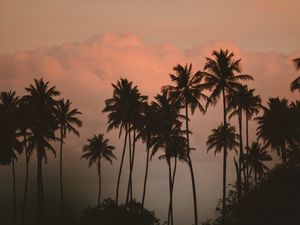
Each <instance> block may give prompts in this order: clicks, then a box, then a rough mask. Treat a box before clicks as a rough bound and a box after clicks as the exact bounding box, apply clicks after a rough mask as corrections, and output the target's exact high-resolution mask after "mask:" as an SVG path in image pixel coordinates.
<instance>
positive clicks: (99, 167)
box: [98, 158, 101, 207]
mask: <svg viewBox="0 0 300 225" xmlns="http://www.w3.org/2000/svg"><path fill="white" fill-rule="evenodd" d="M98 178H99V192H98V207H100V201H101V161H100V158H99V159H98Z"/></svg>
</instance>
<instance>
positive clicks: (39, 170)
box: [37, 150, 43, 224]
mask: <svg viewBox="0 0 300 225" xmlns="http://www.w3.org/2000/svg"><path fill="white" fill-rule="evenodd" d="M38 151H40V150H38ZM37 154H38V157H37V210H38V224H42V220H43V216H42V214H43V209H42V188H41V179H42V176H41V173H42V159H41V156H40V153H39V152H38V153H37Z"/></svg>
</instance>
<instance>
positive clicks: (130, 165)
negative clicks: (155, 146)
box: [126, 127, 132, 204]
mask: <svg viewBox="0 0 300 225" xmlns="http://www.w3.org/2000/svg"><path fill="white" fill-rule="evenodd" d="M128 144H129V178H128V185H127V193H126V204H127V203H128V202H129V198H130V173H131V169H132V164H131V160H132V151H131V150H132V149H131V147H132V146H131V131H130V127H129V131H128Z"/></svg>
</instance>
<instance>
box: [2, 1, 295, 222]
mask: <svg viewBox="0 0 300 225" xmlns="http://www.w3.org/2000/svg"><path fill="white" fill-rule="evenodd" d="M299 8H300V1H296V0H295V1H294V0H289V1H279V0H273V1H271V0H267V1H258V0H254V1H243V2H242V1H237V0H230V1H226V3H225V1H218V2H217V1H176V0H175V1H170V0H166V1H163V2H162V1H158V0H153V1H144V0H141V1H138V0H129V1H126V3H125V1H118V0H111V1H96V0H92V1H89V3H83V2H82V1H79V0H73V1H71V0H65V1H37V0H27V1H8V0H2V1H1V7H0V12H1V13H0V31H1V36H0V90H1V91H4V90H9V89H13V90H16V91H17V92H18V94H20V95H21V94H24V87H25V86H28V85H29V83H32V81H33V79H34V78H39V77H44V79H45V80H49V81H50V82H51V84H53V85H56V86H57V88H58V89H59V90H60V91H61V92H62V97H65V98H70V99H71V100H72V101H73V104H74V107H77V108H79V110H80V111H81V112H82V113H83V116H82V119H83V123H84V126H83V128H82V129H81V137H80V139H79V140H77V139H75V138H73V137H71V138H69V139H68V141H67V145H66V152H65V153H66V162H67V163H68V165H69V166H68V168H66V183H67V184H73V183H76V184H78V183H82V184H92V185H90V186H86V188H87V189H88V191H87V192H86V193H87V196H85V200H84V203H85V204H93V203H94V202H95V198H94V196H95V194H94V193H96V183H95V185H94V183H93V182H96V170H95V171H94V170H93V169H88V168H87V163H86V162H82V161H79V157H80V154H81V147H82V145H83V144H84V143H85V141H86V138H88V137H90V136H91V135H93V134H95V133H97V132H99V131H102V132H105V131H106V121H107V120H106V116H105V115H102V113H101V109H102V108H103V105H104V100H105V99H107V98H109V97H110V96H111V95H112V88H111V85H110V84H111V83H115V82H116V81H117V80H118V79H120V78H121V77H126V78H128V79H129V80H131V81H133V82H134V84H136V85H138V87H139V89H140V90H141V92H142V93H143V94H147V95H149V96H150V98H151V97H152V96H154V95H155V94H156V93H158V92H159V90H160V88H161V86H163V85H165V84H168V83H169V76H168V74H169V73H171V72H172V68H173V67H174V66H175V65H176V64H178V63H180V64H183V65H184V64H186V63H193V66H194V69H195V70H200V69H202V68H203V65H204V62H205V57H206V56H210V54H211V51H212V50H218V49H220V48H228V49H229V50H230V51H233V52H234V53H235V55H236V57H237V58H242V62H241V64H242V69H243V73H247V74H251V75H252V76H253V77H254V79H255V80H254V81H252V82H249V83H248V84H249V86H250V88H255V89H256V93H257V94H260V95H261V96H262V98H263V100H264V102H265V101H266V100H267V98H268V97H271V96H273V97H277V96H280V97H286V98H289V99H297V98H299V93H294V94H292V93H291V92H290V91H289V84H290V82H291V81H292V80H293V79H294V78H295V77H296V76H297V71H296V70H295V67H294V65H293V64H292V63H291V59H293V58H295V57H300V46H299V40H300V30H299V29H298V27H299V19H298V17H299V16H298V10H299ZM137 9H138V10H137ZM39 46H41V47H39ZM1 53H2V54H1ZM298 73H299V72H298ZM298 75H299V74H298ZM220 121H221V108H220V107H219V106H217V107H216V108H211V109H209V110H208V112H207V113H206V114H205V115H204V116H203V115H201V114H199V113H197V114H196V115H195V116H194V117H193V118H192V122H191V129H192V131H193V136H192V138H191V142H192V146H193V147H195V148H197V151H196V152H194V153H193V159H194V161H195V162H194V165H195V171H196V180H197V189H198V201H199V214H200V219H201V220H202V219H204V218H206V217H209V216H211V214H212V212H213V210H214V208H215V205H216V202H217V199H218V198H220V197H221V175H222V173H221V172H222V171H221V170H222V163H221V162H222V160H221V157H220V156H217V157H214V155H213V153H211V154H206V147H205V142H206V139H207V136H208V135H209V133H210V131H211V129H212V128H215V127H216V126H217V125H218V124H219V122H220ZM232 123H233V124H235V121H232ZM250 128H251V136H252V137H254V133H255V124H254V123H251V124H250ZM108 137H109V138H110V139H111V141H112V144H113V145H115V146H116V147H117V151H116V153H117V155H118V156H119V154H120V147H121V142H120V141H118V139H117V133H115V132H111V133H109V134H108ZM144 156H145V154H144V146H143V145H141V144H139V146H138V154H137V159H138V160H137V164H136V168H137V169H136V171H135V174H134V182H135V185H136V186H135V189H136V190H137V191H138V196H137V197H138V198H139V195H140V194H141V193H139V192H140V191H141V188H140V187H141V184H142V177H143V168H144ZM68 159H69V161H68ZM152 163H153V164H152V165H151V168H150V175H149V176H150V177H149V179H150V182H149V193H151V195H152V196H153V194H154V193H155V194H156V195H157V196H155V197H152V196H151V197H152V199H153V201H149V202H146V207H149V208H150V209H153V208H155V209H156V210H157V212H158V216H159V217H162V218H163V217H164V216H165V214H166V209H167V199H166V197H165V196H166V195H165V193H167V190H168V189H167V181H166V179H165V178H166V176H167V170H166V166H165V165H164V163H163V162H161V161H159V160H157V159H154V160H153V162H152ZM118 166H119V161H117V162H115V165H114V166H113V167H110V166H109V165H108V164H107V165H105V168H104V171H105V172H106V173H107V175H106V176H105V177H104V190H105V191H104V192H105V195H106V196H113V193H114V190H115V188H114V187H115V182H116V180H115V176H116V174H117V169H118ZM78 167H80V168H81V169H80V171H79V172H78V176H76V178H75V177H74V176H73V175H72V174H73V173H74V172H73V169H74V168H78ZM32 168H35V165H32ZM47 168H51V169H49V170H47V171H46V173H48V175H49V178H47V179H46V182H49V183H53V182H54V183H55V182H58V177H56V172H57V171H56V168H58V167H57V159H52V158H51V160H50V163H49V164H48V165H47ZM17 170H18V173H19V177H21V178H20V179H21V181H22V179H23V178H22V167H21V166H20V164H19V167H18V168H17ZM207 171H210V172H209V176H208V173H207ZM105 172H104V174H105ZM8 173H9V168H4V169H2V168H1V172H0V177H1V179H0V180H1V182H3V183H10V178H9V177H7V176H4V175H5V174H8ZM186 174H188V170H187V168H186V166H185V165H183V164H181V165H180V167H179V170H178V176H177V179H178V180H177V181H176V182H177V183H176V187H175V201H176V202H177V205H178V206H179V207H175V215H176V220H177V221H178V224H188V223H192V215H193V214H192V210H191V208H192V195H191V189H189V188H186V187H185V186H186V184H189V183H190V179H189V176H187V175H186ZM2 178H3V179H2ZM32 179H34V178H32ZM234 179H235V176H234V170H233V164H232V162H231V161H230V162H229V181H230V182H233V181H234ZM21 181H20V182H21ZM32 182H34V180H32ZM123 182H125V180H123ZM182 190H184V191H182ZM76 191H77V192H76ZM123 191H124V190H123ZM74 192H76V194H79V195H80V188H78V190H77V189H76V190H75V189H74ZM0 194H1V193H0ZM149 195H150V194H149ZM175 205H176V204H175Z"/></svg>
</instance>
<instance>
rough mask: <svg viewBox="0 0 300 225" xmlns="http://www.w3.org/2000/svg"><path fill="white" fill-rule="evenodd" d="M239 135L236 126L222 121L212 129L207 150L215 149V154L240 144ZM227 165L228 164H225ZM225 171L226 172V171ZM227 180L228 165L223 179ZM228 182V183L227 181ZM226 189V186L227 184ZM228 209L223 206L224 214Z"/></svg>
mask: <svg viewBox="0 0 300 225" xmlns="http://www.w3.org/2000/svg"><path fill="white" fill-rule="evenodd" d="M238 139H239V135H238V134H236V133H235V128H234V127H233V126H231V125H230V124H229V123H227V124H226V125H224V124H223V123H221V125H219V126H218V127H217V128H216V129H212V133H211V134H210V135H209V136H208V139H207V142H206V145H207V151H209V150H211V149H214V150H215V155H216V154H217V153H220V152H222V149H223V151H224V149H226V150H231V149H234V150H236V148H237V147H238V146H239V142H238ZM226 157H227V151H226V152H225V158H226ZM225 165H226V164H225ZM224 171H225V172H224ZM224 180H225V181H226V167H224V168H223V181H224ZM225 184H226V183H225ZM225 191H226V186H225ZM223 202H224V187H223ZM223 204H224V203H223ZM225 213H226V209H225V208H223V214H224V215H225Z"/></svg>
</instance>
